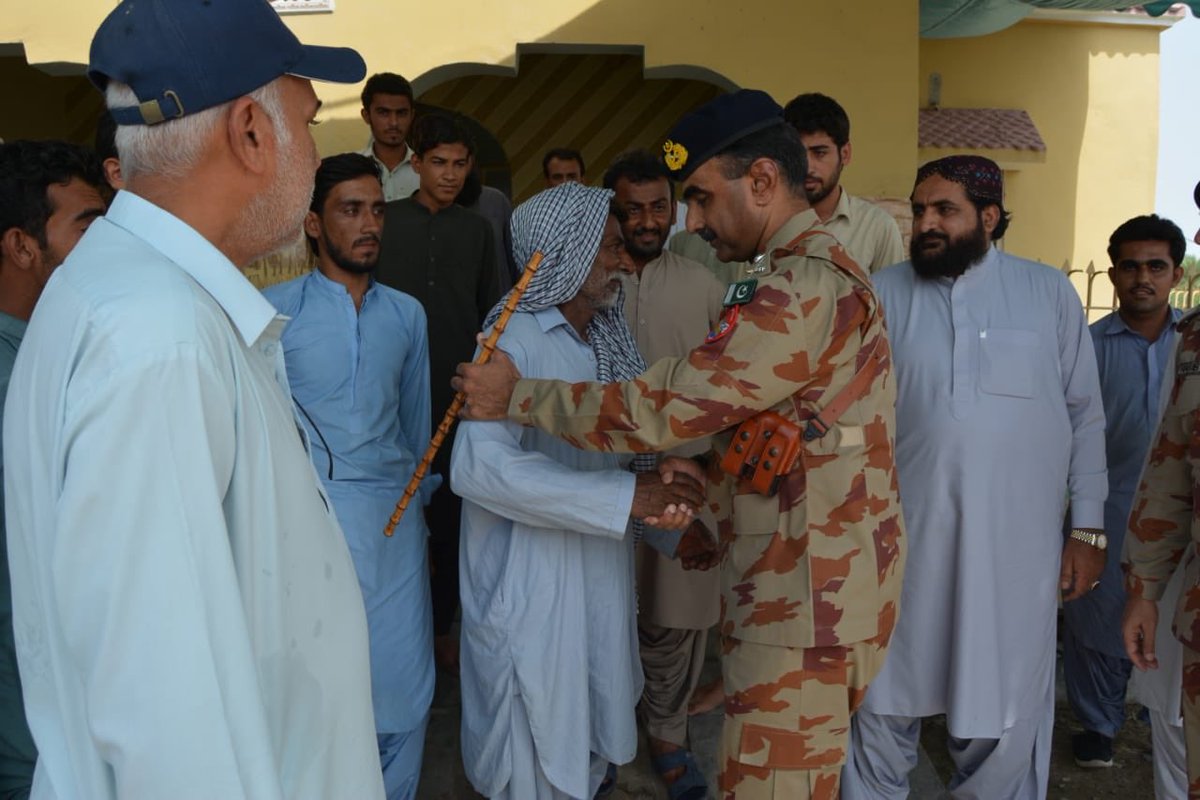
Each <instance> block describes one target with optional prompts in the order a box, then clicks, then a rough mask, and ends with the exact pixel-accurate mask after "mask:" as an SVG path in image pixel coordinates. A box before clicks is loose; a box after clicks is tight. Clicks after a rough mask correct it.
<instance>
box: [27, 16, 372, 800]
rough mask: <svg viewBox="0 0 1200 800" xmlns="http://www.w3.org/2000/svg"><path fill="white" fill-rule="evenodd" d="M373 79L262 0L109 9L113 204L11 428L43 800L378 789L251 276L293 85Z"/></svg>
mask: <svg viewBox="0 0 1200 800" xmlns="http://www.w3.org/2000/svg"><path fill="white" fill-rule="evenodd" d="M185 32H186V34H185ZM365 72H366V69H365V66H364V64H363V61H362V59H361V58H360V57H359V56H358V54H357V53H355V52H353V51H351V50H344V49H334V48H326V47H311V46H304V45H301V44H300V42H299V41H297V40H296V38H295V36H294V35H293V34H292V33H291V32H290V31H289V30H288V29H287V28H286V26H285V25H284V24H283V22H282V21H281V20H280V19H279V17H278V16H277V15H276V13H275V12H274V11H273V10H272V9H271V7H270V6H269V5H268V4H267V3H266V2H262V0H208V1H207V2H205V3H192V2H185V1H184V0H136V1H135V0H125V2H122V3H121V4H120V5H118V6H117V8H116V9H115V10H114V11H113V12H112V13H111V14H110V15H109V17H108V18H107V19H106V20H105V21H104V22H103V23H102V24H101V25H100V28H99V29H98V30H97V32H96V35H95V38H94V39H93V41H92V49H91V59H90V67H89V77H90V78H91V79H92V81H93V82H94V83H95V84H96V85H97V86H98V87H100V88H101V89H103V90H104V91H105V92H106V95H107V102H108V106H109V108H110V110H111V111H112V115H113V118H114V119H115V120H116V122H117V125H118V128H117V132H116V143H117V150H118V152H119V154H120V159H121V170H122V173H123V176H124V179H125V190H123V191H121V192H120V193H119V194H118V195H117V197H116V198H115V200H114V201H113V204H112V206H111V208H110V210H109V213H108V216H107V217H106V218H105V219H102V220H98V221H97V222H96V223H95V224H93V225H92V227H91V228H90V229H89V230H88V232H87V233H86V234H85V235H84V237H83V239H82V240H81V241H80V243H79V245H78V247H76V248H75V250H74V251H73V252H72V253H71V255H70V256H68V258H67V259H66V261H65V262H64V264H63V265H62V267H60V268H59V269H58V271H57V272H56V273H55V275H54V276H53V278H52V280H50V282H49V284H48V285H47V287H46V290H45V292H44V293H43V295H42V297H41V300H40V302H39V304H38V307H37V309H36V311H35V313H34V315H33V319H32V320H31V322H30V324H29V329H28V333H27V335H26V338H25V342H24V346H23V347H22V348H21V351H20V353H19V354H18V357H17V361H16V365H15V368H14V371H13V376H12V383H11V387H10V391H9V395H8V397H9V402H8V404H7V413H6V415H5V419H4V427H5V430H4V445H5V451H4V459H5V469H4V477H5V484H6V485H5V496H6V508H7V511H8V521H9V529H8V533H9V552H10V557H11V567H12V575H13V582H12V583H13V620H14V629H15V635H16V645H17V655H18V659H19V662H20V668H21V677H22V679H23V681H24V687H23V688H24V697H25V707H26V710H27V712H28V718H29V727H30V730H31V731H32V733H33V737H34V741H35V742H36V744H37V747H38V751H39V758H38V763H37V767H36V773H35V775H34V782H33V786H34V788H33V794H32V797H33V798H34V800H40V799H41V798H88V800H109V799H111V798H122V797H128V798H151V797H153V798H159V797H161V798H166V797H170V798H175V799H177V800H178V799H180V798H183V799H184V800H186V799H187V798H196V800H211V799H212V798H255V799H258V798H262V799H263V800H267V799H270V800H276V799H277V798H282V797H286V798H289V799H290V800H327V798H334V797H337V798H341V797H346V798H350V797H353V798H368V799H371V798H376V799H377V798H382V797H383V785H382V780H381V775H380V765H379V755H378V751H377V749H376V742H375V730H374V725H373V722H372V714H371V685H370V673H369V668H368V655H367V626H366V616H365V613H364V610H363V601H362V594H361V592H360V591H359V587H358V582H357V580H356V578H355V573H354V567H353V565H352V563H351V561H350V555H349V552H348V551H347V548H346V543H345V540H344V539H343V537H342V535H341V531H340V529H339V528H338V523H337V520H336V518H335V517H334V515H333V511H332V509H331V507H330V503H329V500H328V498H327V497H326V495H325V493H324V491H323V490H322V488H321V485H320V483H319V481H318V480H317V477H316V474H315V473H314V470H313V467H312V464H311V463H310V461H309V458H308V455H307V453H306V446H307V445H306V442H305V440H304V438H303V437H302V435H301V434H300V431H299V429H298V423H297V420H296V416H295V414H294V413H293V407H292V402H291V399H290V392H289V389H288V385H287V377H286V372H285V370H284V362H283V352H282V349H281V348H280V346H279V336H280V332H281V330H282V328H283V325H284V323H285V319H284V318H282V317H279V316H277V314H276V312H275V309H273V308H272V307H271V305H270V303H268V302H267V301H266V300H265V299H264V298H263V297H262V296H261V295H260V294H259V293H258V291H257V290H255V288H254V287H253V286H252V285H251V284H250V282H249V281H247V280H246V278H245V276H244V275H243V274H242V273H241V271H240V269H241V268H242V267H244V266H245V265H247V264H248V263H250V262H251V261H252V260H254V259H256V258H259V257H261V256H263V255H266V254H268V253H270V252H272V251H274V250H276V249H278V248H280V247H281V246H283V245H286V244H288V243H290V242H291V241H292V240H293V239H294V238H295V236H296V233H297V231H298V230H299V228H300V223H301V221H302V219H303V218H304V214H305V211H306V207H307V205H308V201H309V197H310V196H311V195H312V191H313V175H314V172H315V170H316V167H317V152H316V146H315V144H314V142H313V140H312V137H311V135H310V134H309V132H308V126H309V125H310V124H311V123H312V122H313V119H314V117H315V115H316V112H317V109H318V107H319V106H320V102H319V101H318V100H317V97H316V95H315V94H314V92H313V88H312V85H311V83H310V82H309V79H321V80H334V81H340V82H346V83H353V82H356V81H359V80H361V79H362V77H363V75H364V74H365ZM381 535H382V534H381Z"/></svg>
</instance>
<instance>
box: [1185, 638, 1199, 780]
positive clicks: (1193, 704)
mask: <svg viewBox="0 0 1200 800" xmlns="http://www.w3.org/2000/svg"><path fill="white" fill-rule="evenodd" d="M1181 708H1182V711H1183V741H1184V746H1185V747H1186V748H1187V772H1188V800H1200V653H1197V652H1196V651H1195V650H1194V649H1192V648H1191V647H1189V646H1188V645H1186V644H1185V645H1184V646H1183V697H1182V704H1181Z"/></svg>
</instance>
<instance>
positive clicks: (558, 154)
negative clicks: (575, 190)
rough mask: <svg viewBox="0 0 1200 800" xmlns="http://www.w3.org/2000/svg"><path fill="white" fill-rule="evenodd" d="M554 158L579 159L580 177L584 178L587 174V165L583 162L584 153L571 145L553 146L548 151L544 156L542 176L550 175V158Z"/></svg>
mask: <svg viewBox="0 0 1200 800" xmlns="http://www.w3.org/2000/svg"><path fill="white" fill-rule="evenodd" d="M552 158H557V159H558V160H559V161H578V162H579V177H581V178H582V177H583V176H584V175H586V174H587V165H585V164H584V163H583V154H582V153H580V152H579V151H578V150H572V149H571V148H569V147H553V148H551V149H549V150H547V151H546V155H544V156H542V177H545V178H549V177H550V159H552Z"/></svg>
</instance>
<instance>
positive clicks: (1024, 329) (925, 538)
mask: <svg viewBox="0 0 1200 800" xmlns="http://www.w3.org/2000/svg"><path fill="white" fill-rule="evenodd" d="M1003 196H1004V192H1003V178H1002V175H1001V172H1000V168H999V167H998V166H996V164H995V163H993V162H992V161H989V160H988V159H986V158H981V157H978V156H950V157H947V158H943V159H940V160H938V161H933V162H930V163H928V164H926V165H925V166H923V167H921V168H920V170H918V172H917V179H916V184H915V186H914V188H913V193H912V209H913V236H912V245H911V255H912V261H911V262H905V263H902V264H896V265H894V266H891V267H888V268H887V269H884V270H882V271H881V272H878V273H876V274H875V275H874V276H873V280H874V284H875V290H876V292H878V294H879V298H880V301H881V303H882V304H883V307H884V311H885V314H886V318H887V324H888V335H889V337H890V339H891V342H892V351H893V359H894V364H895V374H896V392H897V396H896V463H897V467H898V474H899V481H900V495H901V497H902V499H903V509H904V520H905V524H906V526H907V529H908V531H909V535H910V537H911V539H910V548H911V549H910V550H909V558H908V571H907V574H906V575H905V580H904V589H903V594H902V596H901V602H900V607H901V609H902V612H901V614H900V619H899V622H898V624H897V627H896V631H895V633H894V634H893V637H892V646H891V652H890V653H889V654H888V658H887V662H886V664H885V665H884V667H883V670H882V671H881V672H880V674H879V676H878V677H877V678H876V679H875V682H874V683H873V684H872V685H871V690H870V692H868V693H867V697H866V699H865V701H864V703H863V706H862V708H861V710H860V711H859V713H858V715H857V716H855V717H854V719H853V722H852V726H851V741H852V743H851V749H850V756H849V758H848V760H847V763H846V768H845V771H844V773H843V783H842V791H843V797H845V798H847V800H857V799H858V798H870V800H880V799H881V798H903V797H906V796H907V794H908V773H909V771H910V770H911V769H912V768H913V767H914V766H915V765H916V763H917V747H918V743H919V736H920V729H921V718H922V717H926V716H931V715H934V714H945V715H946V724H947V727H948V729H949V734H950V738H949V743H948V746H949V750H950V756H951V758H952V759H953V761H954V764H955V774H954V776H953V778H952V779H951V782H950V786H949V788H950V795H951V797H955V798H968V797H970V798H978V797H987V798H996V799H997V800H1015V799H1018V798H1019V799H1020V800H1025V798H1044V797H1045V796H1046V782H1047V779H1048V775H1049V765H1050V734H1051V730H1052V728H1053V724H1054V672H1055V631H1056V623H1057V613H1056V611H1057V605H1058V594H1059V592H1060V591H1061V592H1062V597H1063V599H1064V600H1074V599H1076V598H1078V597H1081V596H1083V595H1085V594H1086V593H1088V592H1089V591H1091V590H1092V589H1094V588H1095V586H1096V585H1097V583H1098V582H1099V581H1098V579H1099V577H1100V572H1101V570H1102V568H1103V566H1104V562H1105V552H1104V548H1105V544H1106V540H1105V538H1104V499H1105V495H1106V494H1107V490H1108V483H1107V480H1106V475H1105V441H1104V411H1103V408H1102V400H1101V393H1100V384H1099V379H1098V376H1097V368H1096V359H1095V355H1094V352H1093V347H1092V338H1091V336H1090V334H1089V333H1088V328H1087V322H1086V319H1085V317H1084V313H1083V309H1082V307H1081V304H1080V302H1079V296H1078V295H1077V294H1076V292H1075V290H1074V288H1072V286H1071V284H1070V282H1069V281H1068V280H1067V278H1066V276H1065V275H1063V273H1062V272H1060V271H1059V270H1056V269H1054V268H1052V267H1048V266H1045V265H1044V264H1037V263H1035V262H1032V261H1026V260H1024V259H1020V258H1016V257H1014V256H1011V255H1008V254H1006V253H1002V252H1001V251H999V250H998V249H997V248H995V247H994V246H993V243H994V242H995V241H996V240H998V239H1000V238H1001V237H1002V236H1003V235H1004V232H1005V229H1006V228H1007V227H1008V221H1009V215H1008V214H1007V213H1006V212H1005V210H1004V205H1003ZM1068 498H1069V499H1070V509H1071V520H1070V524H1071V532H1070V534H1069V535H1068V536H1064V535H1063V533H1062V521H1063V514H1064V511H1065V506H1066V504H1067V499H1068Z"/></svg>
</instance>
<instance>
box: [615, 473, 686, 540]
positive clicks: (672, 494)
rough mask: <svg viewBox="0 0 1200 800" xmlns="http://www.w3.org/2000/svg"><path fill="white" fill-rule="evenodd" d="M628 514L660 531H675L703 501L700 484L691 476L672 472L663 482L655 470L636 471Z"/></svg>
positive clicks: (682, 525)
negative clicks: (634, 485)
mask: <svg viewBox="0 0 1200 800" xmlns="http://www.w3.org/2000/svg"><path fill="white" fill-rule="evenodd" d="M635 477H636V478H637V484H636V487H635V488H634V491H633V507H632V508H631V509H630V511H629V516H631V517H634V518H635V519H641V520H643V521H645V523H646V524H647V525H653V526H654V527H656V528H663V529H664V530H679V529H680V528H683V527H684V526H686V525H688V524H690V523H691V521H692V515H693V512H695V510H696V509H698V508H700V505H701V504H702V503H703V502H704V487H703V486H701V485H700V484H699V483H698V482H697V481H696V480H695V479H694V478H690V477H688V476H687V475H684V474H682V473H676V474H675V476H674V478H673V479H672V481H671V482H670V483H664V482H663V479H662V476H661V475H659V474H658V473H657V472H639V473H638V474H637V475H636V476H635Z"/></svg>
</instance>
